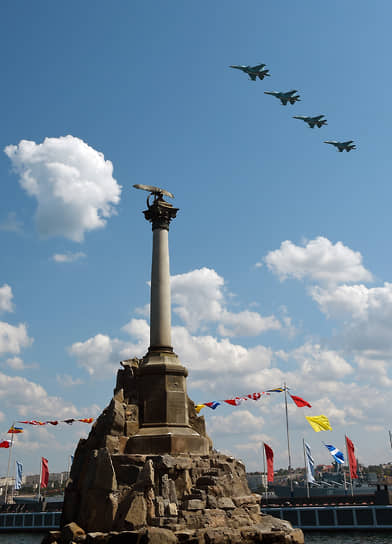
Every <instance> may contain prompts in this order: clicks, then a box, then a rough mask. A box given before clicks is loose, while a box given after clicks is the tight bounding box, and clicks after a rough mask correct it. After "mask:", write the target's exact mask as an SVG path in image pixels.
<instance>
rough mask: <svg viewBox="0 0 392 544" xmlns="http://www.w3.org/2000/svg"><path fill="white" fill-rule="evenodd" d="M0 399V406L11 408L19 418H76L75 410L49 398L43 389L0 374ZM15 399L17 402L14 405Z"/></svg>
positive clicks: (52, 397)
mask: <svg viewBox="0 0 392 544" xmlns="http://www.w3.org/2000/svg"><path fill="white" fill-rule="evenodd" d="M0 398H1V399H2V406H3V407H5V408H7V407H11V408H12V410H16V413H17V414H18V415H19V417H21V416H30V417H33V416H34V415H35V414H40V416H41V417H53V415H55V417H58V418H61V417H77V416H78V410H77V408H76V407H75V406H74V405H72V404H70V403H67V402H64V401H63V400H62V399H61V398H60V397H55V396H50V395H48V393H47V392H46V391H45V389H44V388H43V387H42V386H41V385H39V384H37V383H35V382H32V381H30V380H27V379H26V378H23V377H20V376H7V375H6V374H4V373H3V372H0ZM15 399H18V402H17V403H15Z"/></svg>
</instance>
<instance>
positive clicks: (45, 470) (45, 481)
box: [41, 457, 49, 488]
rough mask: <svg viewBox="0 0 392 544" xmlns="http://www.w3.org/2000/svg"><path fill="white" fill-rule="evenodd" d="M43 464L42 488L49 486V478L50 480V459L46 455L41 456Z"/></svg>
mask: <svg viewBox="0 0 392 544" xmlns="http://www.w3.org/2000/svg"><path fill="white" fill-rule="evenodd" d="M41 460H42V465H41V488H42V487H48V480H49V467H48V460H47V459H45V457H41Z"/></svg>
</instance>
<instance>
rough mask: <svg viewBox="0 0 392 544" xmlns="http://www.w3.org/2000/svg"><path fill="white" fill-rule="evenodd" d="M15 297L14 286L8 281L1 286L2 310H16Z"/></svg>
mask: <svg viewBox="0 0 392 544" xmlns="http://www.w3.org/2000/svg"><path fill="white" fill-rule="evenodd" d="M13 298H14V295H13V293H12V288H11V287H10V286H9V285H8V284H7V283H5V284H4V285H3V286H2V287H0V312H13V311H14V305H13V303H12V299H13Z"/></svg>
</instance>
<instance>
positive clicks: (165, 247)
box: [144, 198, 178, 351]
mask: <svg viewBox="0 0 392 544" xmlns="http://www.w3.org/2000/svg"><path fill="white" fill-rule="evenodd" d="M177 211H178V209H177V208H173V206H172V205H171V204H169V203H168V202H165V201H164V200H163V199H159V198H156V199H155V200H154V203H153V204H152V205H151V206H150V207H149V209H148V210H146V211H145V212H144V215H145V217H146V219H147V220H148V221H151V223H152V232H153V240H152V266H151V297H150V301H151V304H150V351H157V350H158V351H161V350H164V351H173V348H172V346H171V300H170V262H169V224H170V221H171V220H172V219H174V218H175V216H176V214H177Z"/></svg>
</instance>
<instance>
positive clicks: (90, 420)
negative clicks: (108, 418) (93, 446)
mask: <svg viewBox="0 0 392 544" xmlns="http://www.w3.org/2000/svg"><path fill="white" fill-rule="evenodd" d="M78 421H81V422H82V423H92V422H93V421H94V418H93V417H85V418H83V419H78Z"/></svg>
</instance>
